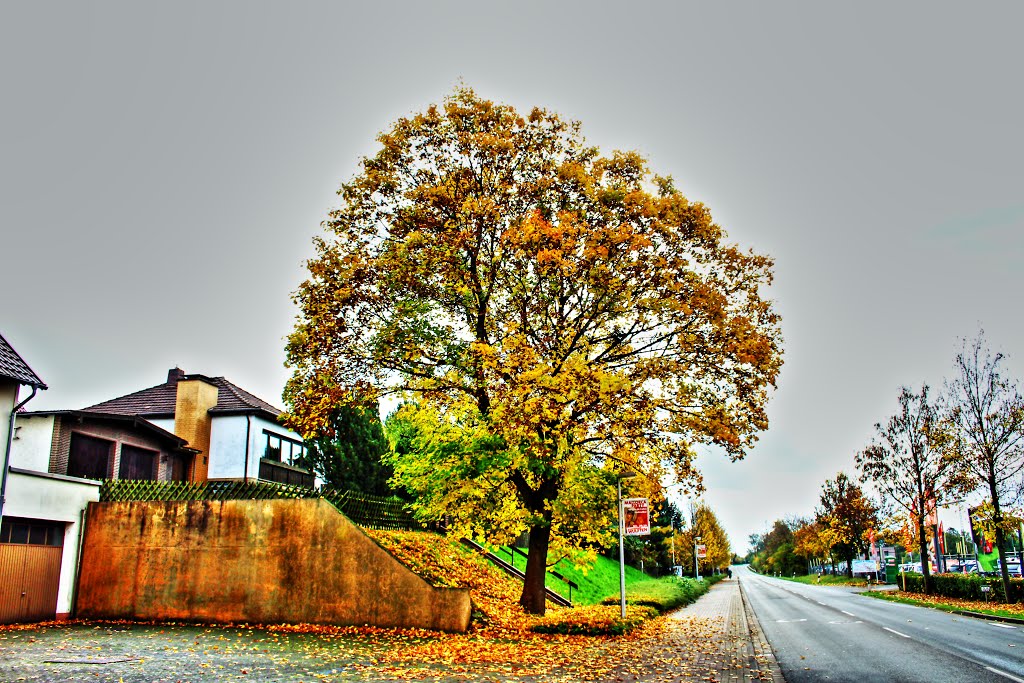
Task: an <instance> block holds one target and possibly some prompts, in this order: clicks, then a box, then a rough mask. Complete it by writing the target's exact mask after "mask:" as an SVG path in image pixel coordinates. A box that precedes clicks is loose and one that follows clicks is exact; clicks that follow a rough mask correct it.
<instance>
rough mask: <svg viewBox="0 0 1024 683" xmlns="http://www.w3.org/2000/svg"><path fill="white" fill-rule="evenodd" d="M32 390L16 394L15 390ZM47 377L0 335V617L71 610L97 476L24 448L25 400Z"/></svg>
mask: <svg viewBox="0 0 1024 683" xmlns="http://www.w3.org/2000/svg"><path fill="white" fill-rule="evenodd" d="M25 387H27V388H29V389H30V390H31V393H29V395H28V396H26V397H25V398H23V399H22V398H21V390H22V389H23V388H25ZM41 389H46V384H45V383H44V382H43V380H42V379H40V377H39V375H38V374H37V373H36V372H35V371H34V370H32V368H31V367H29V365H28V363H26V362H25V360H24V359H23V358H22V357H21V356H20V355H19V354H18V352H17V351H15V350H14V347H12V346H11V344H10V343H9V342H8V341H7V340H6V339H5V338H4V337H3V336H0V448H2V451H0V452H2V453H3V470H2V483H0V575H2V577H3V580H0V623H12V622H23V621H42V620H47V619H53V618H55V617H63V616H66V615H68V614H69V613H70V611H71V600H72V595H73V593H74V590H73V585H74V581H75V576H76V571H77V566H78V565H77V558H78V547H79V541H80V531H81V519H82V511H83V510H84V509H85V506H86V505H87V504H88V503H89V502H90V501H95V500H99V482H98V481H89V480H85V479H81V478H77V477H68V476H65V475H62V474H54V473H51V472H50V471H49V468H48V463H47V461H46V459H45V458H34V457H24V458H22V457H18V454H19V451H20V453H21V454H23V455H28V456H31V455H32V454H33V449H32V448H26V447H25V446H26V445H27V444H28V443H29V442H30V441H31V440H30V439H27V438H26V436H25V434H23V433H22V432H23V429H24V421H25V420H24V416H25V415H26V413H25V412H23V411H24V408H25V406H26V405H27V404H28V402H29V401H31V400H32V398H33V397H35V395H36V392H37V391H39V390H41Z"/></svg>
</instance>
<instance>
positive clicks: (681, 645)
mask: <svg viewBox="0 0 1024 683" xmlns="http://www.w3.org/2000/svg"><path fill="white" fill-rule="evenodd" d="M372 535H373V537H374V538H375V539H376V540H377V542H378V543H380V544H381V545H382V546H384V547H386V548H387V549H388V550H389V551H390V552H392V553H393V554H394V555H395V556H396V557H398V558H399V560H401V561H402V562H403V563H405V564H407V565H408V566H410V567H411V568H412V569H414V570H415V571H416V572H417V573H419V574H420V575H421V576H423V577H424V578H425V579H426V580H428V581H429V582H431V583H433V584H434V585H438V586H448V587H465V588H469V589H470V591H471V596H472V600H473V606H474V609H473V621H472V624H471V626H470V630H469V631H468V632H467V633H464V634H445V633H437V632H433V631H426V630H419V629H405V630H401V629H398V630H396V629H380V628H375V627H369V626H362V627H339V626H318V625H310V624H300V625H241V626H239V625H231V624H227V625H217V626H210V625H185V624H139V623H133V622H103V623H87V622H59V623H49V624H41V625H32V626H9V627H0V680H4V681H19V680H24V681H57V680H59V681H114V682H117V683H156V682H159V683H164V682H168V683H197V682H199V681H227V680H249V681H261V682H262V681H268V682H269V681H308V682H310V683H312V682H315V681H395V680H423V681H437V682H444V683H447V682H449V681H452V682H454V681H509V680H516V681H687V680H709V681H710V680H720V678H719V676H720V672H721V673H725V672H728V671H730V670H732V671H735V670H736V669H742V668H744V667H746V666H748V665H749V661H748V659H747V658H745V657H743V656H740V655H737V656H731V655H730V654H729V650H730V647H729V646H728V644H725V643H723V640H722V634H723V623H722V619H721V618H714V617H707V616H701V615H699V614H695V615H692V616H690V615H687V613H686V612H681V613H677V614H676V615H674V616H673V617H668V618H657V619H654V620H651V621H648V622H646V623H644V624H643V625H642V626H640V627H638V628H635V629H633V630H632V631H631V632H630V633H628V634H626V635H623V636H579V635H549V634H540V633H534V632H532V631H531V630H530V628H531V627H532V626H533V625H534V624H536V623H537V621H538V618H537V617H533V616H531V615H527V614H526V613H524V612H523V611H522V609H521V608H520V607H519V605H518V598H519V593H520V591H521V588H522V584H520V583H518V582H517V581H515V580H513V579H511V578H510V577H508V576H506V575H505V574H503V573H502V572H500V571H499V570H498V569H496V568H494V567H493V566H492V565H490V564H489V563H487V562H486V561H485V560H483V559H482V558H480V557H479V556H477V555H476V554H475V553H473V552H471V551H469V550H467V549H465V548H463V547H461V546H458V545H455V544H453V543H451V542H450V541H448V540H446V539H444V538H443V537H439V536H434V535H430V534H422V533H408V532H372ZM560 609H562V608H555V607H549V609H548V614H549V618H550V615H551V614H552V613H553V612H557V611H558V610H560ZM618 609H619V608H618V607H617V606H614V607H608V606H605V607H588V608H584V609H581V610H578V611H579V613H580V614H581V617H580V618H581V619H584V620H598V621H599V620H601V619H608V618H610V617H609V615H614V616H615V617H617V616H618ZM645 609H646V608H633V607H630V610H631V611H632V610H645Z"/></svg>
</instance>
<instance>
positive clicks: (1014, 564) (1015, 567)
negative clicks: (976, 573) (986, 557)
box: [992, 557, 1021, 576]
mask: <svg viewBox="0 0 1024 683" xmlns="http://www.w3.org/2000/svg"><path fill="white" fill-rule="evenodd" d="M992 567H993V568H994V569H995V570H996V573H997V574H1002V564H1000V562H999V560H996V561H995V562H993V563H992ZM1006 571H1007V573H1009V574H1010V576H1021V568H1020V560H1019V559H1018V558H1016V557H1010V558H1007V560H1006Z"/></svg>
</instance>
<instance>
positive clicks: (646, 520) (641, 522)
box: [622, 498, 651, 536]
mask: <svg viewBox="0 0 1024 683" xmlns="http://www.w3.org/2000/svg"><path fill="white" fill-rule="evenodd" d="M622 520H623V525H624V526H625V534H626V535H627V536H647V535H648V534H650V533H651V509H650V504H649V501H648V500H647V499H646V498H626V499H625V500H623V501H622Z"/></svg>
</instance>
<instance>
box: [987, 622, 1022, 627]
mask: <svg viewBox="0 0 1024 683" xmlns="http://www.w3.org/2000/svg"><path fill="white" fill-rule="evenodd" d="M988 623H989V624H991V625H992V626H998V627H999V628H1014V629H1015V628H1017V627H1016V626H1010V625H1009V624H997V623H996V622H994V621H990V622H988Z"/></svg>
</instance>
